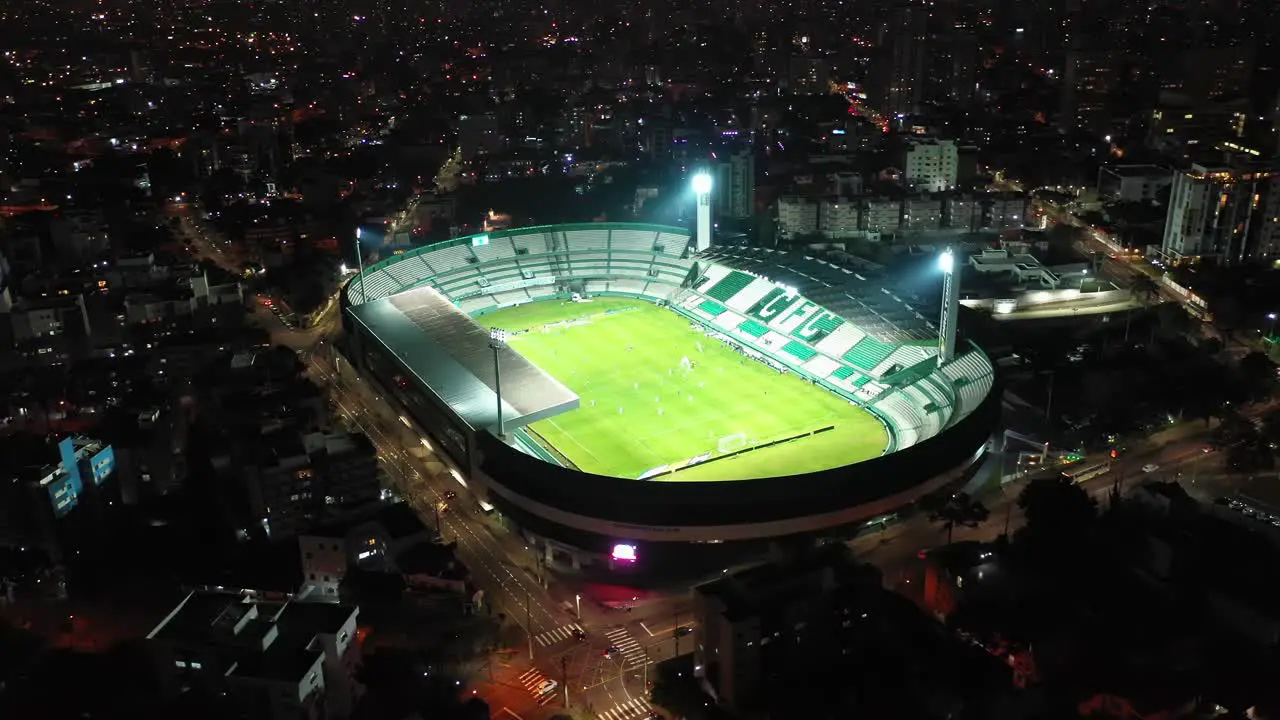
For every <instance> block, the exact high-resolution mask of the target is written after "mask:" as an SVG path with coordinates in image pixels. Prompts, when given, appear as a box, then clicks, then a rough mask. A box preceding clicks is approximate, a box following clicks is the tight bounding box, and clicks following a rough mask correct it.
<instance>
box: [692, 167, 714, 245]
mask: <svg viewBox="0 0 1280 720" xmlns="http://www.w3.org/2000/svg"><path fill="white" fill-rule="evenodd" d="M691 184H692V186H693V194H694V197H695V198H696V201H697V204H698V232H697V235H696V236H695V237H694V247H695V248H696V249H697V250H698V251H699V252H701V251H703V250H706V249H707V248H709V247H711V175H709V174H708V173H706V172H699V173H697V174H696V175H694V176H693V180H692V183H691Z"/></svg>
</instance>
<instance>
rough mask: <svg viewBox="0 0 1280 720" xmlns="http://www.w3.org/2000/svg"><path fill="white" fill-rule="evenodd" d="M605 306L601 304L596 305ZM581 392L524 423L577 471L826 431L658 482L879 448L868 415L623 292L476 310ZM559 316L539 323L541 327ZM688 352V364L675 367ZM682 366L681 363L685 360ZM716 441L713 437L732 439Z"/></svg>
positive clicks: (827, 463) (812, 462) (808, 462)
mask: <svg viewBox="0 0 1280 720" xmlns="http://www.w3.org/2000/svg"><path fill="white" fill-rule="evenodd" d="M607 311H613V312H607ZM478 321H479V322H480V323H481V324H482V325H484V326H486V327H490V328H501V329H504V330H507V331H509V332H513V333H515V332H518V331H527V332H521V333H520V334H514V335H513V336H512V337H511V338H510V340H509V342H510V344H511V347H512V348H514V349H515V350H516V351H517V352H519V353H521V354H522V355H524V356H525V357H526V358H528V359H529V360H530V361H531V362H533V363H534V364H536V365H538V367H540V368H542V369H543V370H545V371H546V372H547V373H549V374H550V375H551V376H553V377H555V378H556V379H557V380H559V381H560V382H562V383H564V384H565V385H566V386H568V387H569V389H571V390H573V391H574V392H575V393H577V394H578V396H579V397H580V399H581V404H580V407H579V408H578V409H577V410H574V411H571V412H568V413H565V414H562V415H558V416H556V417H553V418H550V419H547V420H543V421H541V422H537V423H534V424H533V425H531V426H530V428H531V429H532V430H533V431H534V432H536V433H537V434H538V435H540V436H542V438H543V439H544V440H545V441H546V442H547V443H549V444H550V445H552V446H553V447H554V448H555V450H556V451H558V452H559V453H560V454H562V455H563V456H565V457H567V458H568V459H569V460H570V461H572V462H573V464H575V465H577V466H578V468H580V469H581V470H584V471H586V472H591V473H597V474H601V475H611V476H615V477H626V478H636V477H639V476H641V475H642V474H644V473H646V472H648V471H650V470H653V469H655V468H658V467H660V466H664V465H678V464H681V463H683V462H685V461H688V460H690V459H692V458H694V457H697V456H699V455H702V454H704V453H708V452H710V453H712V455H713V457H715V456H718V455H720V454H722V452H721V450H722V449H724V450H727V449H730V448H732V447H733V446H735V445H737V446H741V444H742V441H743V440H744V439H745V441H746V446H747V447H749V446H750V445H752V444H760V443H767V442H770V441H773V440H778V439H781V438H785V437H792V436H795V435H799V434H802V433H805V432H810V431H813V430H817V429H819V428H822V427H826V426H834V428H835V429H834V430H831V431H828V432H824V433H821V434H818V435H814V436H811V437H806V438H801V439H799V440H796V441H793V442H788V443H783V444H780V445H776V446H773V447H769V448H763V449H760V450H754V451H751V452H745V453H741V454H739V455H736V456H733V457H727V458H724V459H719V460H714V461H712V462H705V463H702V464H698V465H694V466H691V467H687V468H684V469H682V470H679V471H677V472H675V473H672V474H669V475H665V476H662V477H660V478H657V479H659V480H674V481H679V480H738V479H745V478H751V477H771V476H779V475H791V474H798V473H805V472H813V471H816V470H822V469H826V468H830V467H837V466H840V465H847V464H850V463H853V462H858V461H860V460H865V459H868V458H872V457H876V456H878V455H880V454H881V453H882V452H884V450H885V448H886V447H887V445H888V436H887V434H886V432H885V429H884V427H883V426H882V425H881V424H880V422H879V421H878V420H877V419H876V418H875V417H873V416H872V415H871V414H870V413H869V412H867V411H866V410H863V409H861V408H859V407H856V406H854V405H852V404H850V403H849V402H848V401H846V400H844V399H842V398H840V397H838V396H837V395H835V394H834V393H831V392H828V391H826V390H823V389H821V388H819V387H815V386H814V385H811V384H810V383H808V382H806V381H805V380H802V379H800V378H798V377H796V376H794V375H791V374H787V375H780V374H779V373H777V372H776V371H774V370H772V369H770V368H769V367H767V366H765V365H764V364H762V363H760V362H757V361H754V360H749V359H746V358H743V357H742V356H741V355H739V354H738V353H736V352H734V351H733V350H731V349H729V348H728V347H726V346H724V345H723V344H721V343H720V342H718V341H716V340H712V339H710V338H707V337H705V336H703V335H702V334H701V333H699V332H698V331H696V330H695V329H693V328H691V327H690V321H689V320H687V319H685V318H683V317H682V316H680V315H678V314H676V313H675V312H674V311H671V310H667V309H664V308H659V307H657V306H655V305H652V304H650V303H647V302H643V301H640V300H632V299H623V298H606V297H601V298H595V299H593V300H592V301H590V302H584V303H574V302H570V301H561V300H545V301H540V302H535V303H529V304H526V305H521V306H517V307H512V308H506V309H502V310H498V311H495V312H492V313H489V314H486V315H483V316H481V317H480V318H478ZM556 323H567V324H565V325H560V326H556V327H553V328H547V327H546V326H548V325H553V324H556ZM685 358H688V360H689V363H688V364H686V363H684V362H683V361H684V359H685ZM690 365H691V366H692V367H691V368H690V367H689V366H690ZM734 436H745V437H737V438H735V439H734V440H731V441H730V443H729V444H728V445H727V446H726V447H724V448H722V443H721V440H722V439H723V438H732V437H734Z"/></svg>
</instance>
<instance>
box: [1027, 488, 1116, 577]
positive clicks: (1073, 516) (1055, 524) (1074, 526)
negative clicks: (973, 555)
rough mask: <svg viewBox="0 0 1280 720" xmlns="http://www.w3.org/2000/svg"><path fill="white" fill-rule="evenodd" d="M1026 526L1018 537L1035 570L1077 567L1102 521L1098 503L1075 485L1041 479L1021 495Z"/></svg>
mask: <svg viewBox="0 0 1280 720" xmlns="http://www.w3.org/2000/svg"><path fill="white" fill-rule="evenodd" d="M1018 508H1019V509H1021V510H1022V516H1023V518H1024V519H1025V524H1024V525H1023V526H1022V528H1020V529H1019V530H1018V532H1017V533H1016V534H1015V536H1014V543H1015V546H1017V547H1019V548H1020V549H1022V550H1024V551H1026V553H1027V554H1028V555H1029V556H1031V557H1032V558H1033V559H1034V560H1035V562H1034V563H1033V566H1034V567H1040V568H1049V567H1052V566H1056V565H1061V564H1074V563H1072V560H1073V559H1077V558H1079V557H1080V553H1079V550H1080V548H1081V547H1082V546H1083V545H1084V544H1085V542H1086V540H1087V538H1088V537H1089V536H1090V535H1091V534H1092V531H1093V528H1094V526H1095V524H1096V523H1097V519H1098V508H1097V503H1096V502H1095V501H1094V499H1093V498H1091V497H1089V494H1088V493H1086V492H1085V491H1084V488H1082V487H1080V486H1079V485H1077V484H1076V483H1074V482H1071V481H1070V480H1068V479H1066V478H1063V477H1052V478H1038V479H1036V480H1032V481H1031V482H1029V483H1027V486H1026V487H1025V488H1023V489H1022V493H1021V494H1019V495H1018Z"/></svg>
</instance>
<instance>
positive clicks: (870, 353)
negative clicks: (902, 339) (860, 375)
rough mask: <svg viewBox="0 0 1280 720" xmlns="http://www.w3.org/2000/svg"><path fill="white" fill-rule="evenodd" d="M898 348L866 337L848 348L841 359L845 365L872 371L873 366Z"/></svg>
mask: <svg viewBox="0 0 1280 720" xmlns="http://www.w3.org/2000/svg"><path fill="white" fill-rule="evenodd" d="M897 347H898V346H897V345H890V344H889V343H882V342H880V341H879V340H876V339H875V338H872V337H871V336H867V337H864V338H862V339H861V340H859V341H858V344H856V345H854V346H853V347H851V348H849V352H847V353H845V354H844V358H842V359H843V360H844V361H845V362H847V363H852V364H853V366H854V367H860V368H862V369H863V370H872V369H874V368H875V366H877V365H879V364H880V363H881V362H883V361H884V359H885V358H887V357H889V355H890V353H892V352H893V351H894V350H895V349H896V348H897Z"/></svg>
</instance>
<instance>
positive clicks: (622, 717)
mask: <svg viewBox="0 0 1280 720" xmlns="http://www.w3.org/2000/svg"><path fill="white" fill-rule="evenodd" d="M651 709H652V706H650V705H649V703H648V702H646V701H644V700H641V699H640V698H633V699H631V700H628V701H626V702H622V703H618V704H617V705H615V706H614V707H612V708H610V709H608V710H605V711H604V712H602V713H600V720H637V718H647V717H648V716H649V711H650V710H651Z"/></svg>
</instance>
